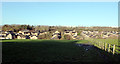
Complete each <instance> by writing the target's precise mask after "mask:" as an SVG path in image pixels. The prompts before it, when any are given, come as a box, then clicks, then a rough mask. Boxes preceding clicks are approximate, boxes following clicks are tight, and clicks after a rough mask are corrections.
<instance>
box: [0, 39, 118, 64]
mask: <svg viewBox="0 0 120 64" xmlns="http://www.w3.org/2000/svg"><path fill="white" fill-rule="evenodd" d="M87 42H88V41H87V40H2V49H3V50H2V53H3V54H2V61H3V62H18V63H19V62H109V61H118V57H119V56H118V55H112V54H111V53H107V52H105V51H103V50H100V49H98V48H96V47H89V46H88V48H89V50H86V49H85V48H86V47H87V46H77V45H76V43H77V44H83V43H87Z"/></svg>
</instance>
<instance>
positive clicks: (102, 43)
mask: <svg viewBox="0 0 120 64" xmlns="http://www.w3.org/2000/svg"><path fill="white" fill-rule="evenodd" d="M102 49H103V50H104V42H103V43H102Z"/></svg>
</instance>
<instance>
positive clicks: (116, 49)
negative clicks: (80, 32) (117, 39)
mask: <svg viewBox="0 0 120 64" xmlns="http://www.w3.org/2000/svg"><path fill="white" fill-rule="evenodd" d="M89 41H91V43H92V44H93V45H94V46H96V47H98V48H100V49H102V50H105V51H107V52H112V53H113V54H115V53H116V54H120V46H118V45H115V44H109V43H106V42H96V41H95V40H93V39H91V40H89Z"/></svg>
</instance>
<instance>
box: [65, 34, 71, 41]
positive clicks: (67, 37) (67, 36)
mask: <svg viewBox="0 0 120 64" xmlns="http://www.w3.org/2000/svg"><path fill="white" fill-rule="evenodd" d="M64 39H65V40H72V37H71V36H70V35H64Z"/></svg>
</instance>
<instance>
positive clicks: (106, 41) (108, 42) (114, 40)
mask: <svg viewBox="0 0 120 64" xmlns="http://www.w3.org/2000/svg"><path fill="white" fill-rule="evenodd" d="M89 41H90V42H92V43H93V44H94V42H97V43H98V42H101V43H107V44H111V45H112V46H111V50H112V48H113V45H116V49H120V47H118V46H120V45H119V41H120V40H119V39H89ZM116 52H118V53H120V51H118V50H116Z"/></svg>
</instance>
